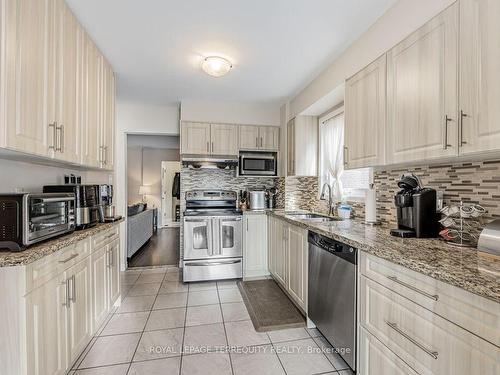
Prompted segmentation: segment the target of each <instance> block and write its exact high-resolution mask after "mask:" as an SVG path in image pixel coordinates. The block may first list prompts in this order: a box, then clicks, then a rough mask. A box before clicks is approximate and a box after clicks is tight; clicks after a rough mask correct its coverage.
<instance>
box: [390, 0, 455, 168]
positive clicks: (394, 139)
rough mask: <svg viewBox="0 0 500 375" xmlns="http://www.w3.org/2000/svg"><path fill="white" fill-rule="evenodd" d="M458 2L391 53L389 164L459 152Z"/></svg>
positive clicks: (451, 154) (453, 154)
mask: <svg viewBox="0 0 500 375" xmlns="http://www.w3.org/2000/svg"><path fill="white" fill-rule="evenodd" d="M457 39H458V5H457V4H456V3H455V4H454V5H452V6H450V7H449V8H447V9H446V10H445V11H444V12H442V13H441V14H439V15H438V16H436V17H435V18H433V19H432V20H431V21H429V22H428V23H427V24H426V25H424V26H423V27H422V28H420V29H419V30H418V31H416V32H415V33H413V34H412V35H411V36H409V37H408V38H407V39H405V40H404V41H403V42H401V43H400V44H398V45H397V46H396V47H394V48H393V49H392V50H390V51H389V52H388V53H387V122H388V126H387V152H388V154H387V158H388V161H389V162H390V163H401V162H409V161H422V160H427V159H435V158H439V157H444V156H455V155H457V154H458V147H457V146H458V145H457V141H458V131H457V130H458V126H457V112H458V106H457V97H458V91H457V86H458V83H457V65H458V53H457V44H458V43H457Z"/></svg>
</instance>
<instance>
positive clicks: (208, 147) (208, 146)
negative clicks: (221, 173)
mask: <svg viewBox="0 0 500 375" xmlns="http://www.w3.org/2000/svg"><path fill="white" fill-rule="evenodd" d="M207 152H210V142H207Z"/></svg>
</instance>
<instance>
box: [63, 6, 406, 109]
mask: <svg viewBox="0 0 500 375" xmlns="http://www.w3.org/2000/svg"><path fill="white" fill-rule="evenodd" d="M396 1H397V0H232V1H229V0H210V1H206V0H175V1H174V0H67V2H68V4H69V5H70V7H71V9H72V10H73V11H74V12H75V14H76V16H77V17H78V19H79V20H80V22H81V23H82V24H83V25H84V27H85V28H86V29H87V31H88V32H89V34H90V35H91V37H92V38H93V39H94V41H95V42H96V44H97V45H98V46H99V48H100V49H101V51H102V52H103V53H104V55H105V56H106V57H107V58H108V60H109V61H110V62H111V64H112V65H113V68H114V69H115V71H116V73H117V76H118V96H119V97H121V98H125V99H133V100H141V101H147V102H151V103H157V104H158V103H161V104H174V103H178V102H180V101H181V100H200V101H204V100H210V101H232V102H240V103H266V104H274V103H276V104H278V103H282V102H283V100H284V99H285V98H287V97H290V96H292V95H294V94H296V93H297V92H298V91H300V90H301V89H302V88H303V87H305V86H306V85H307V84H308V83H309V82H310V81H311V80H312V79H313V78H314V77H316V76H317V75H318V74H319V73H320V72H321V71H322V70H323V69H325V68H326V67H327V66H328V65H329V63H331V62H332V61H333V60H334V59H335V57H337V56H338V55H339V54H340V53H341V52H342V51H343V50H344V49H345V48H346V47H347V46H348V45H349V44H351V43H352V42H353V41H355V40H356V39H357V38H358V37H359V36H360V35H361V34H362V33H363V31H365V30H366V29H367V28H368V27H369V26H370V25H371V24H372V23H373V22H374V21H375V20H376V19H377V18H378V17H380V16H381V15H382V14H383V13H384V12H385V10H387V9H388V8H389V7H390V6H391V5H392V4H393V3H395V2H396ZM213 54H216V55H221V56H224V57H227V58H229V59H230V60H231V61H232V62H233V65H234V69H233V70H232V71H231V72H230V73H229V75H227V76H226V77H223V78H213V77H210V76H208V75H206V74H205V73H203V72H202V71H201V69H200V62H201V59H202V58H203V57H204V56H207V55H213Z"/></svg>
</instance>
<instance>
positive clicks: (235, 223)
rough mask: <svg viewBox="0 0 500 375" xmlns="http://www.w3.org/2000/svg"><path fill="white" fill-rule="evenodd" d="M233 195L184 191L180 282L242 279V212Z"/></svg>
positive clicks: (224, 192) (232, 193) (206, 191)
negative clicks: (182, 249)
mask: <svg viewBox="0 0 500 375" xmlns="http://www.w3.org/2000/svg"><path fill="white" fill-rule="evenodd" d="M236 202H237V193H236V192H235V191H228V190H192V191H188V192H186V211H185V212H184V230H183V234H184V260H183V264H184V270H183V277H184V282H190V281H204V280H222V279H236V278H241V277H243V246H242V213H241V211H240V210H238V209H237V206H236Z"/></svg>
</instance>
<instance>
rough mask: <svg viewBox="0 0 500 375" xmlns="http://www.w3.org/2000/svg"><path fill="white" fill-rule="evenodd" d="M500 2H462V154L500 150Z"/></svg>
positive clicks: (473, 0)
mask: <svg viewBox="0 0 500 375" xmlns="http://www.w3.org/2000/svg"><path fill="white" fill-rule="evenodd" d="M499 35H500V2H499V1H498V0H461V1H460V109H461V116H460V117H461V124H460V129H461V134H460V139H459V144H460V153H461V154H472V153H477V152H482V151H493V150H500V42H499Z"/></svg>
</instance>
